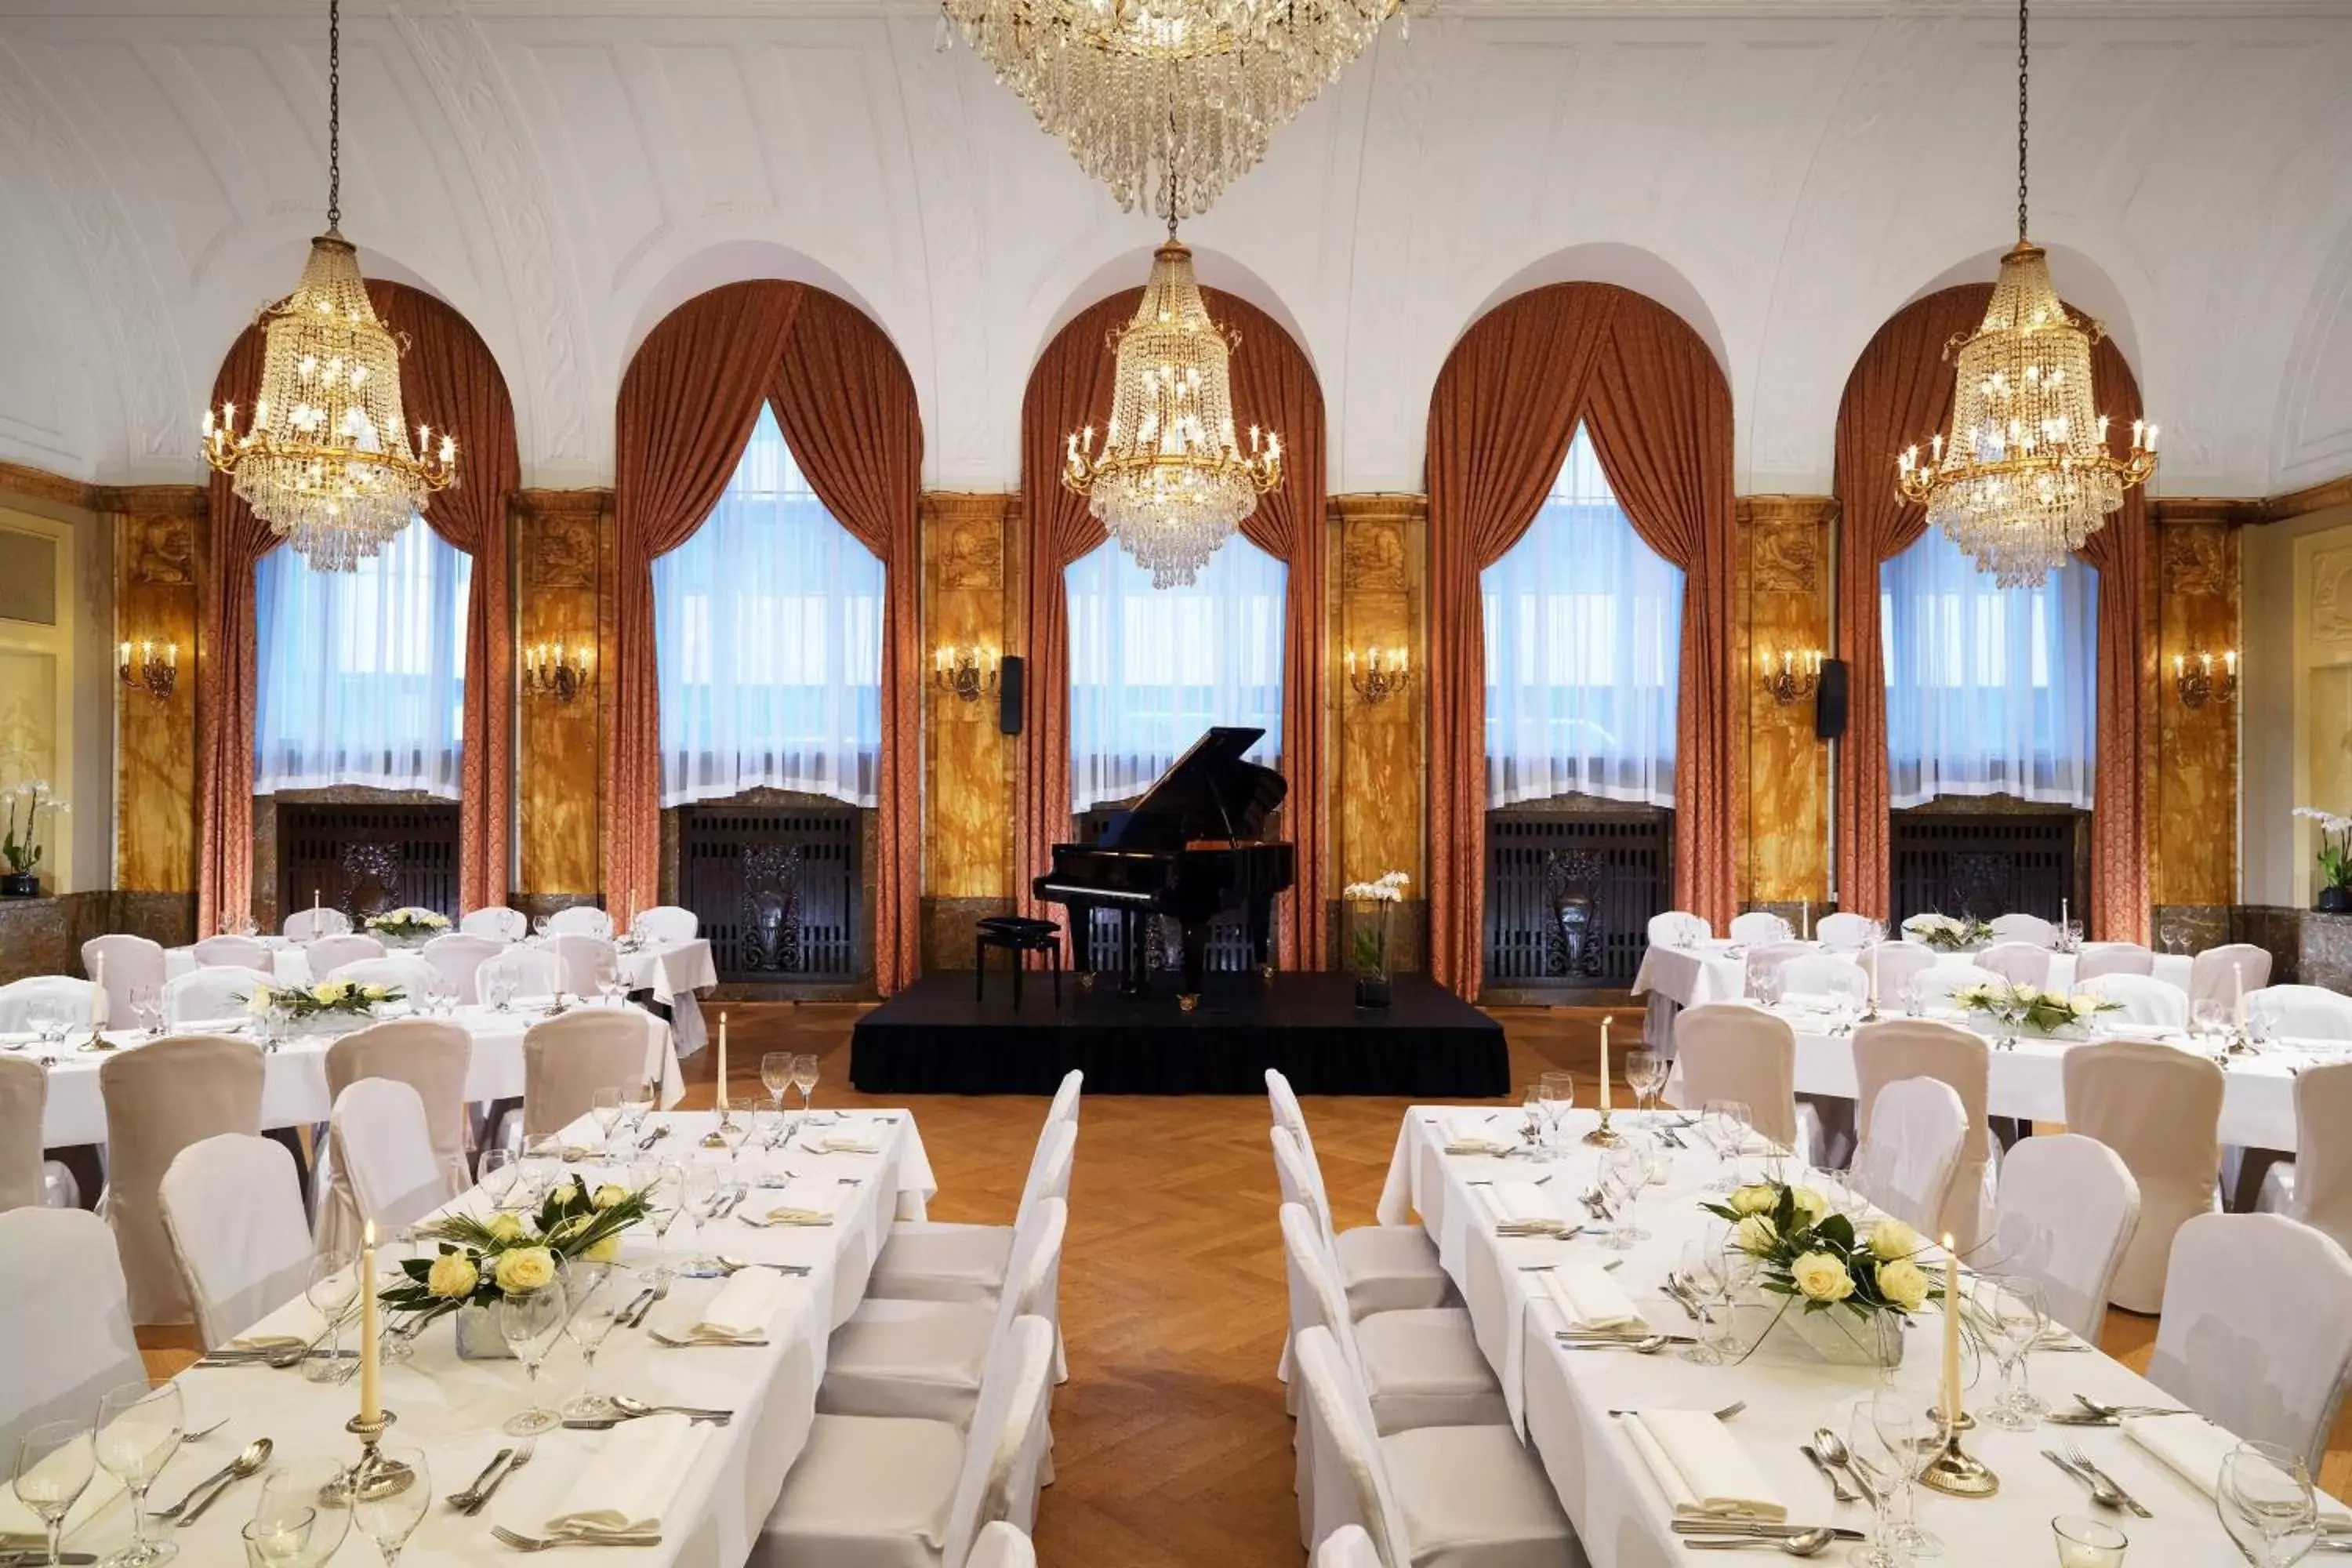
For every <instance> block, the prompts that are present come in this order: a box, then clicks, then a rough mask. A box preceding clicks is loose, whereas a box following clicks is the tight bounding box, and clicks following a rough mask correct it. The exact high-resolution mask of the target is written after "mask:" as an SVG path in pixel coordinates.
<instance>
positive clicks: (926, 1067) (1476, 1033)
mask: <svg viewBox="0 0 2352 1568" xmlns="http://www.w3.org/2000/svg"><path fill="white" fill-rule="evenodd" d="M988 978H989V985H988V999H987V1000H986V1001H985V1002H981V1003H975V1002H974V1001H973V1000H972V994H971V993H972V976H971V972H970V971H969V970H962V971H950V972H947V973H936V974H926V975H924V976H923V977H922V978H921V979H920V980H918V981H917V982H916V983H915V984H912V985H910V986H908V988H907V989H906V990H904V991H901V992H899V993H898V994H897V995H896V996H893V997H891V998H890V999H889V1000H888V1001H887V1002H885V1003H884V1004H882V1005H881V1006H879V1007H877V1008H876V1009H875V1010H874V1011H873V1012H871V1013H868V1014H866V1016H864V1017H863V1018H861V1019H859V1020H858V1022H857V1027H856V1031H855V1032H854V1033H853V1034H852V1035H851V1036H850V1045H849V1050H850V1056H849V1077H850V1081H851V1082H853V1083H855V1084H856V1086H857V1088H858V1089H860V1090H862V1091H863V1092H865V1093H867V1094H1051V1093H1052V1092H1053V1091H1054V1088H1055V1085H1056V1084H1058V1083H1059V1082H1060V1081H1061V1079H1062V1075H1063V1074H1064V1073H1066V1072H1067V1071H1069V1070H1070V1068H1083V1069H1084V1070H1085V1072H1086V1075H1087V1089H1089V1090H1090V1091H1092V1092H1094V1093H1097V1094H1263V1093H1265V1069H1266V1068H1281V1069H1282V1070H1283V1072H1284V1073H1285V1074H1286V1076H1287V1077H1288V1078H1289V1079H1290V1082H1291V1087H1292V1088H1294V1089H1297V1090H1298V1091H1299V1092H1300V1093H1301V1094H1386V1095H1398V1096H1402V1097H1405V1098H1409V1099H1414V1100H1483V1099H1490V1098H1492V1097H1494V1096H1496V1095H1500V1094H1505V1093H1507V1092H1509V1089H1510V1079H1511V1073H1510V1057H1509V1053H1508V1052H1507V1050H1506V1048H1505V1047H1504V1044H1503V1026H1501V1025H1500V1024H1498V1023H1496V1021H1495V1020H1494V1019H1492V1018H1490V1017H1488V1016H1486V1014H1484V1013H1481V1012H1480V1011H1478V1009H1477V1008H1475V1007H1473V1006H1471V1005H1469V1004H1468V1003H1466V1002H1464V1001H1462V1000H1461V999H1460V998H1458V997H1456V996H1455V995H1454V994H1453V993H1452V992H1450V991H1446V990H1444V989H1442V988H1441V987H1439V986H1438V985H1436V984H1433V982H1431V981H1430V979H1429V978H1428V977H1427V976H1426V975H1422V974H1400V975H1398V976H1396V979H1395V987H1394V990H1395V1000H1394V1003H1393V1005H1391V1006H1389V1007H1388V1008H1386V1009H1383V1010H1380V1011H1360V1010H1358V1008H1357V1007H1356V1005H1355V1003H1354V995H1355V989H1354V983H1353V981H1352V980H1351V979H1350V978H1349V976H1348V975H1345V974H1276V975H1275V976H1273V977H1272V978H1271V979H1261V978H1260V977H1258V976H1257V975H1255V974H1247V973H1239V974H1236V973H1212V974H1210V975H1208V976H1207V979H1206V984H1205V987H1204V989H1203V991H1202V996H1201V1005H1200V1006H1199V1007H1198V1008H1197V1009H1196V1010H1194V1011H1192V1012H1190V1013H1187V1012H1184V1011H1182V1010H1181V1009H1180V1008H1179V1007H1178V1006H1177V1005H1176V998H1175V996H1174V995H1173V994H1171V993H1170V992H1169V991H1167V990H1166V989H1164V988H1163V989H1160V990H1158V991H1156V992H1154V993H1152V994H1147V995H1144V996H1122V995H1120V994H1119V993H1118V987H1117V985H1116V984H1097V987H1096V988H1095V989H1093V990H1091V991H1088V990H1082V989H1080V988H1079V987H1078V986H1077V985H1076V984H1072V982H1071V977H1070V976H1069V975H1067V974H1065V975H1064V976H1063V977H1062V982H1063V984H1062V1002H1061V1005H1060V1006H1059V1007H1056V1006H1055V1004H1054V995H1053V991H1052V989H1051V988H1050V987H1048V986H1046V985H1045V984H1041V982H1042V981H1043V980H1044V979H1045V976H1044V975H1042V974H1031V975H1030V976H1029V977H1028V978H1029V984H1028V985H1027V986H1026V987H1025V988H1024V994H1023V997H1022V1005H1021V1009H1020V1011H1019V1012H1017V1013H1016V1012H1015V1011H1014V1010H1013V986H1012V984H1011V977H1010V976H1009V975H1007V974H1005V973H1003V972H1002V971H998V972H996V973H992V974H990V975H989V977H988ZM1106 981H1108V977H1106Z"/></svg>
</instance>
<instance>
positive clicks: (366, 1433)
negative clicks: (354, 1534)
mask: <svg viewBox="0 0 2352 1568" xmlns="http://www.w3.org/2000/svg"><path fill="white" fill-rule="evenodd" d="M398 1419H399V1417H398V1416H397V1415H394V1414H393V1413H392V1412H391V1411H390V1410H380V1411H378V1412H377V1413H376V1417H375V1419H374V1420H373V1421H371V1420H369V1419H368V1418H367V1417H366V1416H364V1415H354V1416H352V1418H351V1419H350V1420H349V1421H346V1422H344V1423H343V1430H344V1431H346V1432H349V1433H350V1434H351V1435H352V1436H354V1437H357V1438H358V1439H359V1440H360V1458H359V1463H357V1464H355V1465H353V1466H352V1468H351V1471H350V1473H349V1475H348V1476H346V1477H345V1483H346V1484H347V1485H348V1486H349V1487H350V1488H351V1491H352V1498H353V1499H354V1500H357V1499H359V1498H361V1497H365V1496H369V1495H371V1494H372V1495H373V1496H376V1497H391V1496H393V1495H394V1494H395V1493H397V1492H400V1491H402V1490H404V1489H406V1488H407V1487H408V1486H409V1485H410V1483H412V1482H413V1481H415V1479H416V1472H415V1470H412V1469H410V1468H408V1467H407V1466H406V1465H404V1464H401V1463H399V1462H398V1461H396V1460H393V1459H387V1458H384V1457H383V1454H382V1452H380V1451H379V1449H378V1447H377V1446H378V1445H379V1444H381V1443H382V1442H383V1434H384V1431H385V1429H386V1428H387V1427H389V1426H391V1425H392V1424H393V1423H394V1421H397V1420H398Z"/></svg>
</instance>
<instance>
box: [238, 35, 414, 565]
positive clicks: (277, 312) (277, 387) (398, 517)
mask: <svg viewBox="0 0 2352 1568" xmlns="http://www.w3.org/2000/svg"><path fill="white" fill-rule="evenodd" d="M327 17H328V21H327V232H326V233H324V234H322V235H320V236H319V237H317V238H315V239H313V240H311V241H310V259H309V260H308V261H306V262H304V263H303V267H302V278H301V280H300V281H299V282H298V283H297V284H295V286H294V292H292V293H291V294H289V295H288V296H286V298H285V299H283V300H278V302H277V303H276V304H273V305H268V306H265V307H264V308H263V309H262V311H261V321H262V336H263V342H264V351H263V358H262V369H261V392H260V395H259V396H258V397H257V398H256V399H255V401H254V405H253V407H252V410H251V411H250V414H249V416H248V417H247V420H246V422H245V425H244V426H243V428H242V429H240V428H239V426H238V423H237V406H236V404H234V403H227V402H225V403H223V404H222V405H221V406H220V408H219V410H218V412H217V413H215V411H214V410H212V409H209V408H208V409H206V410H205V420H204V448H205V461H206V462H207V463H210V464H211V465H212V466H213V467H214V468H217V469H219V470H220V471H221V472H222V473H224V474H226V475H228V476H230V478H231V479H232V480H233V481H234V483H233V487H232V488H234V489H236V493H237V495H238V496H239V497H240V498H241V499H243V500H244V501H245V503H246V504H247V506H250V507H251V508H253V510H254V514H255V515H256V516H257V517H259V518H261V519H262V520H263V521H266V522H268V524H269V526H270V528H271V529H272V530H273V531H275V532H277V533H278V534H280V535H282V536H283V537H284V538H285V539H286V541H287V542H288V543H289V544H290V545H292V546H293V548H294V549H295V550H297V551H299V552H301V553H302V554H303V555H304V556H306V557H307V558H308V559H309V561H310V564H311V565H312V566H313V567H314V568H316V569H318V570H320V571H322V572H349V571H352V570H353V569H354V568H356V567H357V566H358V565H359V563H360V562H362V560H364V559H366V558H367V557H369V556H371V555H373V554H374V553H375V552H377V551H378V550H379V549H381V548H382V547H383V544H384V542H386V541H388V540H390V539H391V538H392V537H393V536H394V534H396V533H398V532H399V531H401V530H402V529H404V528H405V527H407V526H408V524H409V522H410V521H411V520H412V519H414V518H415V515H416V514H417V513H418V512H420V511H423V510H425V502H426V499H427V497H429V496H430V495H431V494H432V493H433V492H434V491H436V490H438V489H444V488H446V486H447V485H448V484H449V482H450V480H451V479H455V478H456V477H457V442H456V441H455V440H453V439H452V438H451V437H449V436H448V435H447V434H446V432H445V433H444V434H443V435H442V436H441V437H440V439H439V443H438V447H437V449H436V444H435V440H434V436H433V431H432V428H431V426H425V425H419V426H417V427H416V446H415V449H414V450H412V449H411V448H410V447H409V444H408V427H407V424H406V418H405V416H404V413H403V410H402V408H401V401H400V355H401V352H402V350H403V349H404V347H405V346H406V344H405V342H404V340H402V339H401V338H399V337H398V336H397V335H395V334H394V332H392V331H390V330H389V329H387V328H386V327H385V326H384V324H383V322H382V321H378V320H377V319H376V314H375V308H374V306H373V305H371V304H370V303H369V302H368V297H367V284H366V282H365V280H364V279H362V278H361V276H360V264H359V255H358V252H357V251H355V250H354V249H353V248H352V244H351V242H350V241H349V240H347V239H345V238H344V237H343V236H342V231H341V226H340V225H341V219H342V16H341V0H331V4H330V5H329V6H328V9H327Z"/></svg>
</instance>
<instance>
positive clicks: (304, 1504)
mask: <svg viewBox="0 0 2352 1568" xmlns="http://www.w3.org/2000/svg"><path fill="white" fill-rule="evenodd" d="M350 1482H351V1477H350V1476H349V1475H348V1474H347V1473H346V1472H345V1470H344V1469H343V1467H342V1466H341V1465H340V1464H338V1463H336V1462H335V1461H334V1460H332V1459H286V1460H282V1461H280V1462H279V1463H278V1464H275V1465H272V1466H270V1467H269V1468H268V1469H266V1470H264V1471H262V1472H261V1495H260V1496H259V1497H258V1498H257V1499H256V1500H255V1501H254V1505H253V1522H254V1524H255V1525H257V1526H259V1527H262V1528H263V1529H264V1530H265V1531H267V1530H268V1529H269V1528H271V1527H272V1526H273V1525H277V1524H278V1523H279V1521H290V1520H291V1519H293V1518H294V1516H295V1515H297V1514H301V1513H308V1514H310V1516H311V1521H310V1544H309V1548H308V1550H306V1551H305V1552H303V1553H302V1555H301V1557H300V1559H299V1562H300V1563H301V1564H302V1568H313V1565H314V1564H317V1563H324V1562H326V1561H328V1560H329V1559H330V1558H331V1557H333V1556H334V1554H335V1552H337V1551H338V1550H339V1549H340V1548H341V1546H342V1544H343V1538H344V1537H346V1536H348V1535H349V1534H351V1532H352V1489H351V1484H350Z"/></svg>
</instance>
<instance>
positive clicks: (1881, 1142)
mask: <svg viewBox="0 0 2352 1568" xmlns="http://www.w3.org/2000/svg"><path fill="white" fill-rule="evenodd" d="M1968 1136H1969V1127H1968V1113H1967V1111H1966V1110H1964V1109H1962V1107H1961V1104H1960V1097H1959V1095H1958V1092H1957V1091H1956V1090H1954V1089H1953V1088H1952V1086H1951V1085H1950V1084H1948V1083H1944V1082H1941V1081H1939V1080H1937V1079H1932V1078H1906V1079H1896V1080H1895V1082H1893V1083H1890V1084H1888V1085H1887V1086H1886V1087H1885V1088H1884V1089H1880V1090H1879V1091H1878V1092H1877V1093H1876V1094H1874V1095H1873V1096H1872V1097H1871V1100H1870V1131H1869V1132H1868V1133H1866V1134H1865V1135H1864V1139H1863V1142H1862V1145H1861V1147H1860V1148H1858V1149H1857V1150H1856V1151H1855V1152H1854V1158H1853V1169H1854V1172H1855V1175H1856V1180H1857V1183H1858V1184H1859V1185H1860V1186H1861V1187H1862V1189H1863V1190H1864V1193H1866V1194H1868V1196H1869V1198H1870V1200H1871V1202H1873V1203H1874V1204H1876V1205H1878V1206H1879V1207H1880V1208H1883V1209H1885V1211H1886V1212H1887V1213H1889V1214H1891V1215H1895V1218H1897V1219H1899V1220H1902V1221H1903V1222H1904V1223H1905V1224H1906V1225H1908V1226H1911V1227H1912V1228H1913V1229H1914V1230H1917V1231H1920V1232H1923V1233H1925V1234H1926V1235H1928V1236H1950V1237H1952V1238H1953V1241H1954V1244H1955V1245H1956V1246H1958V1247H1961V1248H1962V1249H1963V1250H1966V1249H1967V1248H1968V1247H1969V1243H1968V1242H1967V1241H1965V1240H1962V1239H1961V1238H1960V1236H1959V1233H1958V1232H1957V1231H1955V1230H1953V1229H1951V1222H1950V1220H1949V1218H1948V1211H1949V1209H1950V1207H1951V1194H1952V1192H1953V1190H1954V1189H1955V1188H1956V1187H1957V1186H1958V1182H1957V1181H1956V1180H1955V1179H1954V1176H1955V1173H1956V1172H1958V1169H1959V1167H1960V1154H1961V1151H1962V1149H1964V1148H1965V1147H1966V1146H1967V1143H1968Z"/></svg>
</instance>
